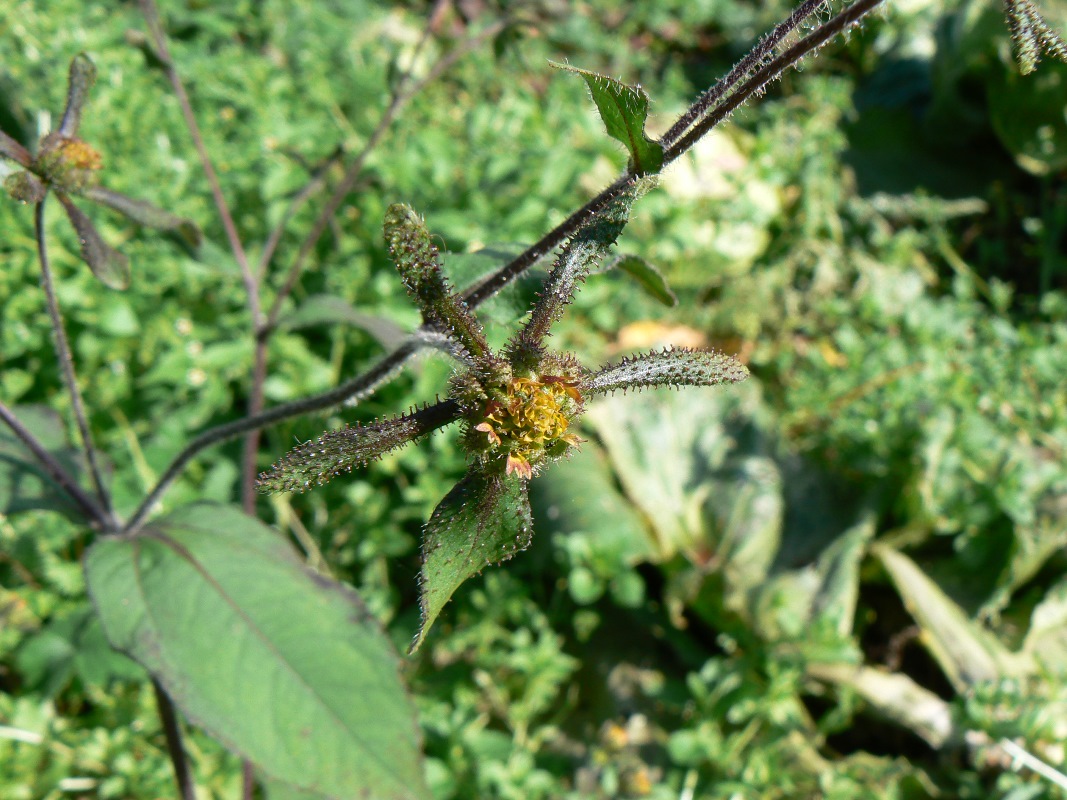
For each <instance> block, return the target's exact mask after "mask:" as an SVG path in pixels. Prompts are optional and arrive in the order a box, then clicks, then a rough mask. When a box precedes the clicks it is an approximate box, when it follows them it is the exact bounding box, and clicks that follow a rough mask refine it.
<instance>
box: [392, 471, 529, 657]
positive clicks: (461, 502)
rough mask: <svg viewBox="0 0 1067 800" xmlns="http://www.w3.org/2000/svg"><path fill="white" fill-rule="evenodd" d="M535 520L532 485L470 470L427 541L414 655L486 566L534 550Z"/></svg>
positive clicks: (432, 523) (441, 508)
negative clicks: (444, 612) (454, 596)
mask: <svg viewBox="0 0 1067 800" xmlns="http://www.w3.org/2000/svg"><path fill="white" fill-rule="evenodd" d="M532 535H533V520H532V519H531V515H530V500H529V497H528V495H527V490H526V481H524V480H521V479H519V478H518V477H503V476H500V475H492V476H488V475H484V474H482V473H481V472H479V471H477V470H473V469H472V470H471V471H469V472H468V473H467V474H466V475H465V476H464V477H463V479H462V480H461V481H460V482H459V483H457V484H456V485H455V486H454V487H453V488H452V490H451V491H450V492H449V493H448V494H447V495H445V498H444V500H442V501H441V502H440V503H439V504H438V506H437V508H435V509H434V512H433V514H431V515H430V520H429V522H427V523H426V530H425V532H424V534H423V541H422V581H421V586H420V591H421V593H422V596H421V597H420V599H419V604H420V605H421V607H422V624H421V625H420V626H419V630H418V633H416V634H415V640H414V641H413V642H412V643H411V652H414V651H415V650H417V649H418V648H419V646H420V645H421V644H422V642H423V640H424V639H425V638H426V633H427V632H428V631H429V629H430V626H431V625H433V623H434V620H436V619H437V616H438V615H439V614H440V613H441V609H442V608H444V606H445V603H447V602H448V600H449V598H451V597H452V594H453V592H455V591H456V589H458V588H459V587H460V585H461V584H462V583H463V582H464V581H466V580H467V579H468V578H470V577H471V576H472V575H475V574H477V573H479V572H481V571H482V570H483V569H484V568H485V567H488V566H490V565H492V564H498V563H500V562H501V561H506V560H507V559H509V558H511V557H512V556H513V555H515V554H516V553H517V552H519V551H520V550H525V549H526V548H527V547H528V546H529V545H530V539H531V537H532Z"/></svg>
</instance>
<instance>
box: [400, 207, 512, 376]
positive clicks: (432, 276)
mask: <svg viewBox="0 0 1067 800" xmlns="http://www.w3.org/2000/svg"><path fill="white" fill-rule="evenodd" d="M384 233H385V243H386V244H387V245H388V246H389V252H390V254H391V255H392V257H393V261H394V262H395V263H396V268H397V271H398V272H399V273H400V278H401V280H403V282H404V286H405V287H407V290H408V294H410V295H411V297H412V299H413V300H414V301H415V302H416V303H418V305H419V309H420V310H421V311H422V314H423V319H425V320H426V322H427V324H429V325H431V326H433V327H436V328H438V329H440V330H441V331H442V332H443V333H446V334H448V335H450V336H451V337H452V338H453V339H455V340H456V342H457V343H458V344H459V345H460V346H461V347H462V348H463V349H464V350H465V351H466V352H467V353H468V354H469V356H470V358H471V359H472V360H473V361H474V362H475V363H477V364H479V365H484V366H491V365H493V364H494V363H495V362H496V357H495V356H494V355H493V354H492V352H491V351H490V349H489V343H488V342H487V341H486V339H485V332H484V331H483V330H482V325H481V323H480V322H478V320H477V318H476V317H475V316H474V313H473V312H472V311H471V310H470V309H469V308H467V304H466V303H464V302H463V299H462V298H461V297H460V296H459V295H457V294H456V293H455V292H454V291H453V290H452V288H451V287H450V286H449V285H448V281H446V280H445V277H444V275H443V274H442V272H441V256H440V253H439V252H438V250H437V246H436V245H435V244H434V243H433V240H432V239H431V238H430V232H429V231H428V230H427V229H426V224H425V223H424V222H423V221H422V218H421V217H419V215H418V214H416V213H415V212H414V211H413V210H412V209H411V208H409V207H408V206H405V205H402V204H400V203H395V204H393V205H391V206H389V209H388V210H387V211H386V212H385V225H384Z"/></svg>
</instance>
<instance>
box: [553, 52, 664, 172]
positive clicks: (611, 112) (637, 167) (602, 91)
mask: <svg viewBox="0 0 1067 800" xmlns="http://www.w3.org/2000/svg"><path fill="white" fill-rule="evenodd" d="M548 63H549V64H551V65H552V66H553V67H555V68H556V69H562V70H566V71H567V72H573V73H575V74H576V75H581V76H582V78H584V79H585V85H586V86H588V87H589V93H590V94H591V95H592V96H593V102H594V103H596V107H597V109H598V110H599V111H600V118H601V119H603V120H604V127H605V128H607V131H608V135H609V136H611V137H612V138H613V139H617V140H618V141H619V142H621V143H622V144H623V145H624V146H625V147H626V149H627V150H628V151H629V153H630V169H631V171H632V172H633V173H634V174H635V175H652V174H655V173H657V172H659V170H660V168H661V167H662V166H663V146H662V145H660V143H659V142H657V141H654V140H652V139H650V138H648V136H647V135H646V134H645V120H647V119H648V102H649V100H648V94H647V93H646V92H645V90H644V89H642V88H641V87H640V86H627V85H626V84H625V83H622V82H621V81H617V80H615V79H614V78H609V77H607V76H606V75H599V74H597V73H595V72H589V71H588V70H584V69H579V68H578V67H572V66H570V65H569V64H557V63H555V62H553V61H550V62H548Z"/></svg>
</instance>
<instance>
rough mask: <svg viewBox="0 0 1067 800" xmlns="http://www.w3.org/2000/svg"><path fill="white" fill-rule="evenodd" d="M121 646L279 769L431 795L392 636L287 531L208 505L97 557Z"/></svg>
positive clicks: (91, 568) (331, 791)
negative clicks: (310, 564) (305, 560)
mask: <svg viewBox="0 0 1067 800" xmlns="http://www.w3.org/2000/svg"><path fill="white" fill-rule="evenodd" d="M86 575H87V579H88V586H89V593H90V596H91V597H92V600H93V603H94V605H95V606H96V609H97V612H98V613H99V614H100V616H101V619H102V620H103V623H104V629H105V631H106V633H107V635H108V638H109V640H110V641H111V643H112V645H114V646H115V647H116V648H117V649H119V650H121V651H123V652H125V653H127V654H129V655H130V656H132V657H133V658H135V659H136V660H137V661H139V662H140V663H141V664H142V665H143V666H145V667H146V668H147V669H148V670H149V671H150V672H151V673H152V674H153V676H155V678H156V679H157V680H159V682H160V683H161V684H162V685H163V686H164V688H165V689H166V690H167V693H168V694H169V695H170V696H171V698H172V699H173V700H174V702H175V703H176V704H177V705H178V707H179V708H181V710H182V711H183V712H184V713H185V715H186V716H187V717H188V718H189V719H190V720H191V721H192V722H194V723H195V724H197V725H199V726H200V727H202V728H204V729H205V730H206V731H207V732H208V733H210V734H211V735H213V736H215V737H216V738H218V739H219V740H220V741H222V742H224V743H225V744H226V745H227V746H228V747H230V748H231V749H232V750H234V751H235V752H237V753H238V754H240V755H241V756H242V757H243V758H246V759H248V760H249V761H251V762H252V763H253V764H254V765H255V766H256V767H257V769H258V770H259V771H261V772H262V774H263V775H265V776H266V777H267V778H268V779H269V780H273V781H279V782H281V783H284V784H288V785H289V786H291V787H293V788H294V789H296V790H299V791H302V792H309V793H315V794H318V795H321V796H322V797H325V798H338V799H339V800H340V799H342V798H343V799H344V800H347V798H351V797H368V796H374V797H380V798H392V799H394V800H401V799H403V800H416V799H417V798H426V797H427V796H428V792H427V789H426V787H425V784H424V782H423V772H422V765H421V756H420V752H419V734H418V729H417V727H416V725H415V710H414V707H413V705H412V703H411V701H410V699H409V697H408V696H407V693H406V692H405V689H404V686H403V684H402V683H401V681H400V676H399V660H398V658H397V655H396V652H395V651H394V649H393V647H392V644H391V642H390V640H389V638H388V636H386V634H385V633H384V632H383V631H382V629H381V627H380V626H379V624H378V622H377V621H376V620H375V619H374V618H373V616H371V615H370V613H369V612H368V611H367V609H366V608H365V607H364V605H363V603H362V602H361V601H360V599H359V597H358V596H357V595H356V594H355V593H354V592H353V591H352V590H350V589H349V588H347V587H345V586H343V585H341V584H339V583H336V582H334V581H331V580H328V579H326V578H324V577H322V576H321V575H317V574H314V573H312V572H310V571H309V570H308V569H307V568H306V567H305V566H304V565H303V564H302V563H300V561H299V560H298V559H297V557H296V554H295V553H294V551H293V549H292V548H291V547H290V545H289V544H288V543H287V542H286V541H285V539H284V537H282V536H280V535H279V534H278V533H277V532H275V531H272V530H271V529H269V528H267V527H266V526H265V525H263V524H262V523H261V522H259V521H258V520H256V519H254V518H251V517H248V516H246V515H244V514H243V513H241V512H240V511H239V510H237V509H235V508H232V507H229V506H219V505H209V504H198V505H194V506H189V507H185V508H182V509H179V510H178V511H175V512H174V513H172V514H170V515H168V516H167V517H165V518H163V519H159V520H157V521H155V522H153V523H151V524H149V525H148V526H147V527H146V528H145V529H144V530H143V531H142V532H141V533H140V534H139V535H137V536H134V537H124V538H120V537H109V538H105V539H101V540H99V541H98V542H97V543H96V544H95V545H94V546H93V547H92V549H91V550H90V551H89V553H88V555H87V556H86Z"/></svg>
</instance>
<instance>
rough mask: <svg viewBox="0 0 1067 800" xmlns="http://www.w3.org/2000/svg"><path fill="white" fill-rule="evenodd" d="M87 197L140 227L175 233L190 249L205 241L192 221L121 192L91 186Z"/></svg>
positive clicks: (87, 191)
mask: <svg viewBox="0 0 1067 800" xmlns="http://www.w3.org/2000/svg"><path fill="white" fill-rule="evenodd" d="M84 195H85V197H87V198H89V199H90V200H93V201H95V202H97V203H102V204H103V205H105V206H107V207H108V208H113V209H114V210H115V211H118V212H119V213H120V214H124V215H125V216H127V217H129V218H130V219H132V220H133V221H134V222H136V223H137V224H139V225H144V226H145V227H148V228H155V229H156V230H160V231H174V232H175V233H177V234H178V235H179V236H181V237H182V240H183V241H184V242H185V243H186V244H187V245H189V247H190V248H192V249H194V250H195V249H196V248H198V247H199V246H200V243H201V242H202V241H203V236H202V235H201V233H200V228H199V227H197V225H196V223H195V222H193V221H192V220H191V219H185V218H184V217H179V216H178V215H177V214H172V213H170V212H169V211H164V210H163V209H162V208H159V207H158V206H154V205H152V204H151V203H149V202H146V201H144V200H135V199H134V198H132V197H127V196H126V195H124V194H120V193H119V192H113V191H111V190H110V189H105V188H103V187H101V186H90V187H88V188H87V189H86V190H85V192H84Z"/></svg>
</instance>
